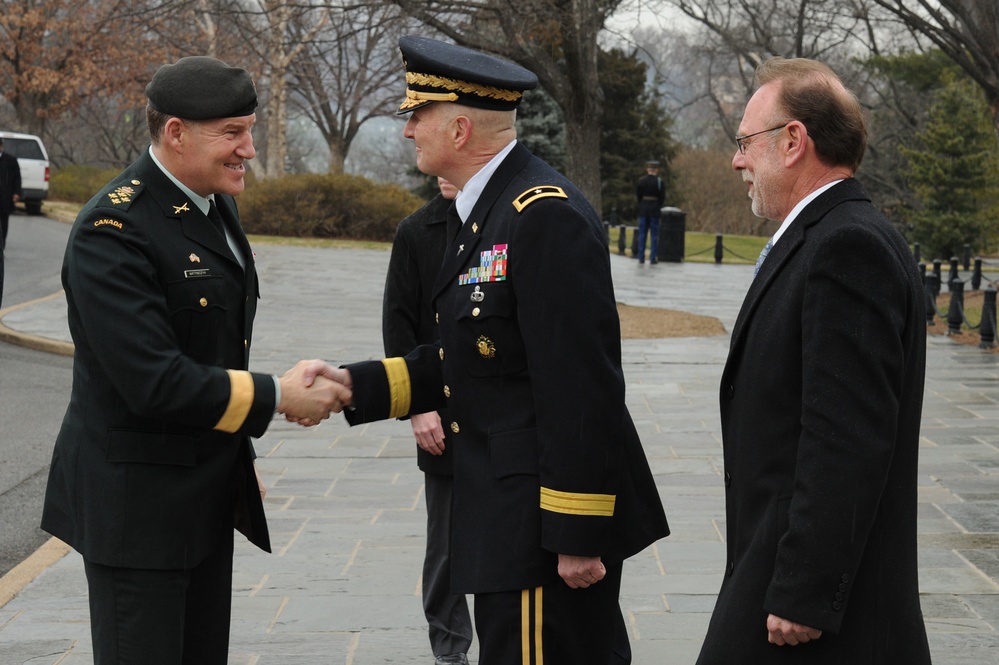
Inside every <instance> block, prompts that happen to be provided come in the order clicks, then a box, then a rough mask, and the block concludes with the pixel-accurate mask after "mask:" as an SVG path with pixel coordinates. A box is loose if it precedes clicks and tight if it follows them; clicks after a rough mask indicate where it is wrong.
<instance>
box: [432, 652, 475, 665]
mask: <svg viewBox="0 0 999 665" xmlns="http://www.w3.org/2000/svg"><path fill="white" fill-rule="evenodd" d="M434 665H468V657H467V656H466V655H465V654H463V653H452V654H448V655H447V656H437V657H436V658H435V659H434Z"/></svg>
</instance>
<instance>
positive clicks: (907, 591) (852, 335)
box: [697, 58, 930, 665]
mask: <svg viewBox="0 0 999 665" xmlns="http://www.w3.org/2000/svg"><path fill="white" fill-rule="evenodd" d="M757 84H758V88H757V89H756V92H755V94H754V95H753V96H752V98H751V99H750V101H749V103H748V105H747V106H746V111H745V115H744V116H743V119H742V123H741V124H740V125H739V132H740V136H738V137H736V141H737V143H738V149H737V151H736V154H735V157H734V158H733V160H732V165H733V166H734V168H735V169H736V170H737V171H739V173H740V174H741V175H742V178H743V180H744V181H745V182H746V183H747V184H748V186H749V196H750V198H751V199H752V207H753V212H754V213H755V214H756V215H757V216H760V217H764V218H766V219H772V220H776V221H779V222H781V226H780V228H779V229H778V230H777V233H776V234H775V235H774V237H773V239H772V240H771V242H770V243H768V244H767V249H766V250H765V251H764V253H763V254H762V255H761V257H760V263H758V266H757V267H758V273H757V274H756V277H755V278H754V280H753V282H752V285H751V286H750V287H749V292H748V293H747V295H746V299H745V302H744V303H743V306H742V311H741V312H740V313H739V317H738V319H737V321H736V324H735V327H734V329H733V331H732V340H731V349H730V352H729V357H728V361H727V363H726V365H725V369H724V372H723V375H722V381H721V392H720V399H721V425H722V436H723V446H724V455H725V476H724V481H725V508H726V510H725V515H726V539H725V542H726V547H727V555H728V561H727V565H726V569H725V576H724V579H723V582H722V586H721V591H720V592H719V595H718V600H717V604H716V605H715V609H714V613H713V614H712V617H711V622H710V625H709V628H708V633H707V636H706V637H705V640H704V645H703V647H702V649H701V653H700V657H699V658H698V661H697V662H698V665H732V664H733V663H738V664H739V665H764V664H771V663H774V664H779V663H808V664H809V665H846V664H849V665H862V664H863V665H887V664H889V663H892V664H894V663H899V664H901V663H904V664H905V665H924V664H926V663H929V662H930V656H929V650H928V647H927V640H926V630H925V628H924V625H923V617H922V613H921V610H920V605H919V587H918V579H917V571H916V467H917V453H918V448H919V424H920V413H921V409H922V397H923V374H924V370H925V354H926V320H925V318H924V311H923V295H922V287H921V284H920V279H919V273H918V271H917V269H916V264H915V261H914V260H913V257H912V255H911V254H910V252H909V248H908V246H907V245H906V242H905V240H904V239H903V238H902V237H901V236H900V235H899V234H898V232H897V231H896V230H895V229H894V228H893V226H892V225H891V224H890V223H889V222H888V220H887V219H885V218H884V216H882V215H881V214H880V213H879V212H878V211H877V210H876V209H875V208H874V206H873V205H872V204H871V199H870V197H869V196H868V194H867V192H866V191H865V190H864V188H863V187H862V186H861V184H860V183H859V182H858V181H857V180H856V179H854V177H853V174H854V172H855V171H856V169H857V167H858V166H859V165H860V162H861V160H862V159H863V155H864V150H865V147H866V143H867V131H866V125H865V121H864V116H863V113H862V110H861V107H860V104H859V103H858V101H857V99H856V97H855V96H854V95H853V94H852V93H850V92H849V91H848V90H846V89H845V88H844V86H843V84H842V83H841V82H840V80H839V78H838V77H837V76H836V75H835V74H834V73H833V71H832V70H831V69H829V68H828V67H826V66H825V65H823V64H821V63H818V62H815V61H812V60H804V59H795V60H784V59H781V58H775V59H772V60H768V61H767V62H765V63H764V64H762V65H761V66H760V67H759V69H758V70H757Z"/></svg>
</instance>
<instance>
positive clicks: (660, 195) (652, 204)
mask: <svg viewBox="0 0 999 665" xmlns="http://www.w3.org/2000/svg"><path fill="white" fill-rule="evenodd" d="M635 190H636V193H637V196H638V262H639V263H645V239H646V236H648V235H649V234H650V233H651V235H652V240H651V245H650V247H649V263H652V264H656V263H659V211H660V210H661V209H662V207H663V203H664V202H665V201H666V186H665V185H664V184H663V179H662V178H660V177H659V162H657V161H655V160H652V161H648V162H646V163H645V175H643V176H642V177H641V178H639V179H638V186H637V187H636V188H635Z"/></svg>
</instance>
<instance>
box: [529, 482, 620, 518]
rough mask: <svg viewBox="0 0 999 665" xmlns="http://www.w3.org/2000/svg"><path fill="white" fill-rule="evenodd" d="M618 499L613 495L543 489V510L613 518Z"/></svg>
mask: <svg viewBox="0 0 999 665" xmlns="http://www.w3.org/2000/svg"><path fill="white" fill-rule="evenodd" d="M616 499H617V497H616V496H615V495H613V494H581V493H578V492H560V491H558V490H553V489H549V488H547V487H542V488H541V509H542V510H549V511H551V512H553V513H563V514H565V515H585V516H589V517H613V516H614V503H615V501H616Z"/></svg>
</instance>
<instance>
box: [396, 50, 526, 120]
mask: <svg viewBox="0 0 999 665" xmlns="http://www.w3.org/2000/svg"><path fill="white" fill-rule="evenodd" d="M399 50H400V51H402V59H403V62H404V64H405V65H406V99H405V100H404V101H403V102H402V106H400V107H399V110H398V111H397V112H396V113H397V114H398V115H402V114H404V113H409V112H410V111H412V110H414V109H418V108H420V107H421V106H426V105H427V104H430V103H431V102H456V103H458V104H464V105H465V106H473V107H475V108H481V109H489V110H491V111H512V110H513V109H515V108H517V106H518V105H519V104H520V100H521V99H522V98H523V97H524V91H525V90H532V89H533V88H536V87H538V77H537V76H535V75H534V73H533V72H531V71H529V70H527V69H524V68H523V67H521V66H520V65H517V64H514V63H512V62H508V61H506V60H502V59H500V58H497V57H495V56H492V55H488V54H486V53H481V52H479V51H473V50H472V49H469V48H465V47H463V46H457V45H455V44H449V43H447V42H442V41H438V40H436V39H430V38H428V37H414V36H411V35H408V36H405V37H400V38H399Z"/></svg>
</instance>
